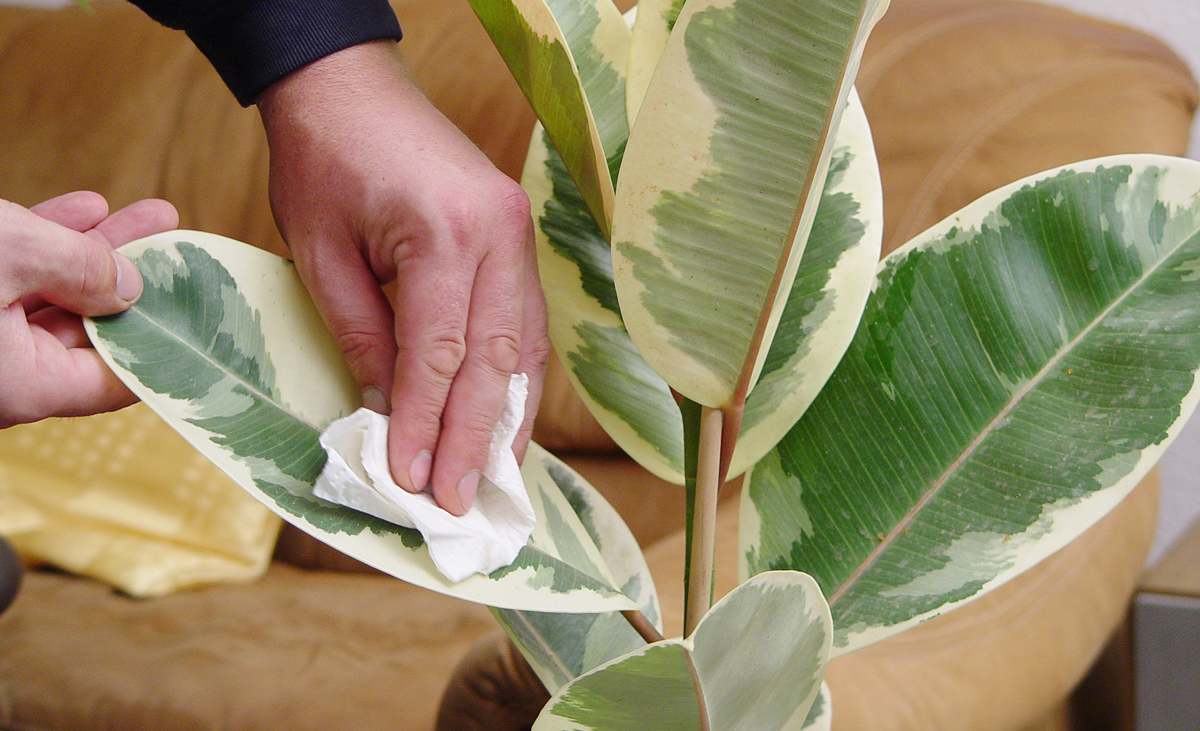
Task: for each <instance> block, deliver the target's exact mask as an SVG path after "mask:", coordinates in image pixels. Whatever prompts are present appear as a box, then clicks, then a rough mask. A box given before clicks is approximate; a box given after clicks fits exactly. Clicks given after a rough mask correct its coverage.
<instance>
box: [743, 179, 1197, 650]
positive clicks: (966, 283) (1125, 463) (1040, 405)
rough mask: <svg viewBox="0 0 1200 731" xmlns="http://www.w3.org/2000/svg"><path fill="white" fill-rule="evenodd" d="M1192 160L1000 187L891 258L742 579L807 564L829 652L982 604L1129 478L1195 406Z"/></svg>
mask: <svg viewBox="0 0 1200 731" xmlns="http://www.w3.org/2000/svg"><path fill="white" fill-rule="evenodd" d="M1198 369H1200V163H1197V162H1194V161H1188V160H1181V159H1175V158H1166V157H1159V156H1152V155H1129V156H1120V157H1115V158H1106V159H1101V160H1094V161H1089V162H1083V163H1078V164H1074V165H1068V166H1066V167H1063V168H1058V169H1056V170H1051V171H1048V172H1045V173H1040V174H1038V175H1035V176H1032V177H1030V178H1027V179H1025V180H1022V181H1019V182H1016V183H1013V184H1011V185H1008V186H1005V187H1004V188H1001V189H999V190H997V191H994V192H992V193H990V194H988V195H986V196H984V197H983V198H981V199H980V200H978V201H976V202H974V203H972V204H971V205H969V206H967V207H966V208H964V209H963V210H961V211H959V212H958V213H957V214H955V215H954V216H951V217H950V218H948V219H947V220H945V221H943V222H941V223H939V224H938V225H936V226H934V227H933V228H931V229H930V230H929V231H926V232H925V233H923V234H921V235H920V236H919V237H917V238H916V239H914V240H913V241H912V242H910V243H909V244H908V245H906V246H905V247H904V248H902V249H900V250H899V251H897V252H895V253H894V254H892V255H891V256H889V257H888V258H887V259H886V260H885V261H884V263H883V265H882V267H881V269H880V272H879V276H878V281H877V284H876V288H875V291H874V292H873V293H872V295H871V298H870V301H869V302H868V304H867V309H866V313H865V315H864V317H863V321H862V324H861V326H860V327H859V329H858V333H857V334H856V336H855V338H854V341H853V343H852V344H851V346H850V349H849V351H848V352H847V354H846V357H845V358H844V359H843V360H842V363H841V365H839V367H838V369H837V371H836V372H835V373H834V375H833V377H832V378H831V379H830V380H829V383H828V385H827V386H826V387H825V390H824V391H822V393H821V395H820V397H819V398H818V399H817V401H816V402H815V403H814V404H813V405H812V407H811V408H810V409H809V410H808V412H807V413H806V414H805V416H804V418H802V419H801V420H800V422H799V423H798V424H797V425H796V426H795V427H794V428H793V429H792V430H791V431H790V432H789V433H788V435H787V436H786V437H785V438H784V440H783V441H782V442H781V443H780V445H779V446H778V448H777V449H776V450H775V451H773V452H772V453H770V454H769V455H768V456H767V457H766V458H765V459H764V460H762V462H760V463H759V464H758V465H756V466H755V467H754V469H753V472H752V474H751V477H750V479H749V484H748V487H747V489H746V490H745V492H744V493H743V503H742V522H741V525H742V538H741V540H742V545H743V558H744V562H745V566H744V567H743V569H744V571H745V573H749V574H752V573H755V572H758V571H764V570H768V569H780V568H793V569H803V570H804V571H807V572H809V573H811V574H812V575H813V576H814V577H815V578H816V579H817V581H818V582H819V583H820V585H821V587H822V589H823V590H824V591H825V593H826V595H827V596H828V597H829V602H830V605H831V607H832V611H833V617H834V621H835V625H836V626H837V628H838V634H837V637H836V638H835V644H836V645H837V648H838V651H839V652H847V651H850V650H853V649H856V648H858V647H862V646H864V645H867V644H869V643H871V642H874V641H876V640H879V639H881V638H883V637H886V636H888V635H890V634H893V633H895V632H897V631H900V630H902V629H904V628H906V627H908V626H911V625H913V624H915V623H916V622H919V621H921V620H924V619H927V618H930V617H933V616H936V615H938V614H941V613H944V612H946V611H948V610H950V609H952V608H954V607H956V606H959V605H961V604H963V603H965V602H968V601H971V600H972V599H975V598H978V597H979V596H982V595H983V594H985V593H987V592H988V591H990V590H992V589H994V588H996V587H997V586H999V585H1001V584H1002V583H1004V582H1005V581H1007V580H1009V579H1011V578H1012V577H1014V576H1016V575H1018V574H1020V573H1021V572H1022V571H1025V570H1026V569H1028V568H1029V567H1031V566H1033V565H1034V564H1035V563H1037V562H1038V561H1040V560H1041V559H1043V558H1045V557H1046V556H1048V555H1049V554H1050V553H1052V552H1054V551H1055V550H1057V549H1059V548H1061V547H1062V546H1063V545H1065V544H1066V543H1068V542H1069V541H1071V540H1072V539H1074V538H1075V537H1076V536H1077V535H1079V534H1080V533H1081V532H1082V531H1084V530H1086V529H1087V528H1088V526H1090V525H1091V524H1093V523H1094V522H1095V521H1096V520H1098V519H1099V518H1100V517H1102V516H1103V515H1104V514H1105V513H1106V512H1108V511H1109V510H1110V509H1111V508H1112V507H1113V506H1114V505H1116V504H1117V503H1118V502H1120V500H1121V499H1122V498H1123V497H1124V496H1125V495H1126V494H1127V493H1128V492H1129V490H1131V489H1132V487H1133V486H1134V485H1135V484H1137V482H1138V481H1139V480H1140V479H1141V478H1142V477H1143V476H1144V475H1145V474H1146V472H1147V471H1148V470H1149V469H1150V467H1151V466H1152V465H1153V464H1154V462H1155V461H1156V460H1157V459H1158V458H1159V457H1160V456H1161V455H1162V453H1163V450H1165V449H1166V447H1167V445H1168V444H1170V443H1171V441H1172V439H1174V437H1175V436H1176V435H1177V434H1178V432H1179V430H1180V428H1181V427H1182V425H1183V424H1184V422H1185V421H1186V420H1187V418H1188V417H1189V416H1190V415H1191V413H1192V412H1193V410H1194V408H1195V405H1196V401H1197V399H1198V398H1200V395H1198V394H1200V389H1197V386H1196V372H1197V370H1198Z"/></svg>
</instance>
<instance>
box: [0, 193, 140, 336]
mask: <svg viewBox="0 0 1200 731" xmlns="http://www.w3.org/2000/svg"><path fill="white" fill-rule="evenodd" d="M141 291H142V278H141V275H140V274H139V273H138V271H137V268H136V267H135V266H134V265H133V262H131V261H129V260H128V259H126V258H125V257H123V256H120V255H119V254H116V253H115V252H113V251H112V249H111V248H110V247H109V246H107V245H106V244H104V243H101V242H100V241H97V240H95V239H93V238H90V237H88V236H85V235H84V234H81V233H79V232H77V231H72V230H71V229H69V228H67V227H65V226H60V225H58V224H55V223H53V222H51V221H47V220H46V219H44V218H42V217H40V216H38V215H37V214H35V213H33V212H32V211H29V210H27V209H25V208H22V207H21V206H18V205H16V204H14V203H8V202H0V304H3V305H7V304H10V303H12V302H16V301H18V300H20V299H21V298H22V297H24V296H25V295H31V294H38V295H41V296H42V297H43V298H44V299H45V300H46V301H47V302H50V303H52V304H56V305H59V306H60V307H64V308H66V309H68V310H70V311H72V312H76V313H79V314H82V315H107V314H112V313H115V312H120V311H123V310H125V309H126V308H128V307H129V305H130V304H131V303H132V302H133V301H134V300H136V299H137V298H138V296H140V295H141Z"/></svg>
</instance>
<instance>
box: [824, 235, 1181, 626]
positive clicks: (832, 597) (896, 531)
mask: <svg viewBox="0 0 1200 731" xmlns="http://www.w3.org/2000/svg"><path fill="white" fill-rule="evenodd" d="M1197 236H1200V230H1197V231H1193V232H1192V234H1191V235H1189V236H1186V237H1182V238H1181V240H1180V242H1179V243H1178V244H1176V245H1175V246H1174V247H1172V248H1171V249H1169V250H1168V251H1166V252H1164V253H1163V254H1162V255H1161V256H1160V257H1159V259H1158V261H1156V262H1155V263H1154V265H1153V266H1151V267H1150V268H1148V269H1147V270H1146V272H1144V273H1143V274H1142V276H1141V277H1139V278H1138V279H1137V281H1135V282H1134V283H1133V284H1132V285H1130V286H1129V288H1128V289H1126V290H1125V291H1124V292H1123V293H1122V294H1121V296H1120V297H1117V298H1116V299H1115V300H1113V301H1112V303H1110V304H1109V305H1108V306H1107V307H1105V308H1104V309H1103V310H1102V311H1101V312H1100V313H1099V314H1098V315H1096V317H1094V318H1093V319H1092V321H1091V322H1090V323H1088V325H1087V326H1086V327H1084V328H1083V329H1082V330H1080V331H1079V333H1078V334H1076V335H1075V337H1073V338H1071V339H1070V340H1069V341H1067V342H1066V343H1064V344H1063V346H1062V347H1061V348H1059V349H1058V351H1057V352H1055V354H1054V355H1053V356H1052V357H1051V358H1050V359H1049V360H1048V361H1046V365H1044V366H1043V367H1042V368H1041V369H1040V370H1039V371H1038V372H1037V373H1035V374H1034V375H1033V376H1032V377H1031V378H1030V379H1029V380H1028V381H1026V382H1025V383H1024V384H1023V385H1022V386H1021V387H1020V388H1019V389H1017V390H1016V391H1015V392H1013V395H1012V396H1011V397H1010V398H1009V400H1008V401H1007V402H1006V403H1005V405H1004V408H1002V409H1001V410H1000V411H999V412H998V413H997V414H996V416H995V417H994V418H993V419H992V420H991V421H989V422H988V423H987V425H986V426H984V428H983V429H982V430H980V432H979V434H978V435H977V436H976V437H975V439H973V440H972V441H971V443H970V444H968V445H967V446H966V448H965V449H963V451H962V452H960V453H959V455H958V456H957V457H956V458H955V459H954V461H953V462H951V463H950V465H949V466H948V467H947V468H946V469H945V470H944V471H943V472H942V474H940V475H939V476H938V478H937V479H936V480H934V482H933V483H932V484H931V485H930V486H929V488H928V489H926V491H925V493H924V494H922V495H921V497H920V499H919V500H917V502H916V504H914V505H913V507H912V508H910V509H909V510H908V512H907V513H905V515H904V517H903V518H901V519H900V521H899V522H898V523H897V524H896V525H895V526H894V527H893V528H892V530H890V531H888V533H887V535H886V536H884V538H883V539H882V540H881V541H880V542H879V545H878V546H876V547H875V548H873V549H871V552H870V553H869V554H867V556H866V558H864V559H863V560H862V562H861V563H859V565H858V567H857V568H855V569H854V571H853V572H851V574H850V575H849V576H847V577H846V579H845V580H843V581H842V583H840V584H839V585H838V586H837V588H836V589H834V590H833V592H832V593H830V594H829V605H830V606H831V607H832V606H833V605H835V604H837V603H838V602H839V601H840V600H841V599H842V598H843V597H844V596H845V595H846V594H847V592H849V591H850V590H851V589H853V588H854V586H855V585H856V584H857V583H858V580H859V579H861V578H862V576H863V575H864V574H865V573H866V572H867V571H869V570H870V569H871V568H872V567H873V566H874V565H875V563H876V562H877V561H878V560H879V559H880V557H881V556H882V555H883V554H884V553H886V552H887V550H888V549H889V548H890V547H891V546H892V544H893V543H895V542H896V540H897V539H898V538H899V537H900V535H901V534H902V533H904V531H906V530H907V529H908V528H909V526H911V525H912V523H913V522H914V521H915V520H916V518H917V517H918V516H919V515H920V514H921V513H922V512H923V511H924V509H925V507H926V506H928V505H929V503H930V502H931V501H932V500H933V499H934V498H935V497H937V495H938V493H940V492H941V490H942V488H943V487H945V486H946V483H947V482H949V480H950V478H951V477H953V476H954V475H955V474H957V473H958V471H959V469H960V468H961V467H962V466H963V465H964V464H966V462H967V460H969V459H970V458H971V457H972V456H974V454H975V452H976V451H977V450H978V449H979V447H980V446H981V445H982V444H983V443H984V442H985V441H986V440H987V438H988V437H989V436H991V435H992V434H993V433H994V432H995V431H996V429H997V428H998V427H999V426H1000V425H1001V424H1002V423H1003V422H1004V421H1005V419H1007V418H1008V416H1009V415H1010V414H1011V413H1012V412H1013V410H1014V409H1015V408H1016V407H1017V406H1019V405H1020V404H1021V402H1022V401H1023V400H1024V399H1025V397H1026V396H1027V395H1029V393H1030V392H1031V391H1033V390H1034V389H1035V388H1036V387H1038V386H1039V385H1041V383H1042V381H1044V380H1045V378H1046V376H1047V375H1049V374H1050V373H1052V372H1054V371H1055V370H1057V366H1058V365H1059V364H1060V363H1061V362H1062V360H1063V358H1065V357H1066V356H1067V355H1069V354H1070V353H1071V352H1072V351H1073V350H1075V348H1076V347H1078V345H1079V344H1080V343H1081V342H1082V341H1083V340H1084V339H1085V338H1086V337H1087V336H1088V335H1090V334H1091V333H1092V331H1093V330H1095V329H1096V327H1097V326H1098V325H1099V324H1100V323H1102V322H1104V321H1105V320H1107V319H1108V317H1109V316H1110V315H1111V314H1112V313H1113V311H1114V310H1116V309H1117V308H1118V307H1120V306H1121V305H1122V304H1123V303H1124V302H1125V301H1126V300H1127V299H1128V298H1129V297H1130V296H1131V295H1133V294H1134V293H1135V292H1137V291H1138V290H1140V289H1141V287H1142V286H1143V285H1145V284H1146V282H1148V281H1149V280H1150V279H1151V278H1152V277H1153V276H1154V275H1155V274H1157V273H1158V271H1159V269H1160V268H1161V267H1162V266H1163V264H1165V263H1166V262H1167V261H1168V260H1169V259H1170V258H1171V257H1172V256H1174V255H1175V254H1176V253H1178V252H1179V251H1180V250H1181V249H1183V248H1184V247H1186V246H1188V245H1190V244H1192V243H1193V241H1194V240H1195V239H1196V237H1197Z"/></svg>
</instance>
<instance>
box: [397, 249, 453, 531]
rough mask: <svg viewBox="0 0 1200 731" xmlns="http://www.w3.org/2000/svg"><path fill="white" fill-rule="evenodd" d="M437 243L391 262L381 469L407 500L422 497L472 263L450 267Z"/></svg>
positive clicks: (448, 252)
mask: <svg viewBox="0 0 1200 731" xmlns="http://www.w3.org/2000/svg"><path fill="white" fill-rule="evenodd" d="M439 243H440V244H441V245H438V244H435V245H434V246H431V247H429V249H428V252H430V253H427V254H426V255H424V256H415V255H414V256H406V255H405V253H406V249H404V248H403V247H402V248H401V249H398V250H397V251H399V252H402V253H400V254H398V255H397V257H396V281H397V286H396V295H395V300H394V301H395V310H396V328H395V333H394V335H393V340H394V342H396V343H397V344H398V346H399V347H398V351H397V354H396V363H395V380H394V382H393V385H392V403H391V406H392V415H391V419H390V421H389V428H388V462H389V464H390V465H391V469H392V477H393V479H395V481H396V484H398V485H400V486H401V487H403V488H405V489H406V490H409V491H411V492H419V491H421V490H423V489H424V488H425V487H426V486H427V485H428V484H429V479H430V477H431V476H432V474H433V454H434V450H435V449H436V448H437V445H438V437H439V436H440V433H441V425H442V412H443V409H444V408H445V405H446V399H447V397H448V396H449V394H450V386H451V384H452V383H453V382H454V378H455V376H457V375H458V370H459V367H460V366H461V365H462V363H463V359H464V358H465V357H466V350H467V345H466V331H467V311H468V307H469V306H470V302H471V294H470V287H471V278H472V276H473V275H472V270H473V269H474V267H473V266H472V264H473V263H468V262H464V261H461V260H459V259H456V258H455V256H456V255H455V254H454V253H453V252H454V251H455V250H456V247H455V246H453V245H452V244H445V243H443V242H439ZM464 270H465V272H466V273H465V275H464ZM435 498H437V495H436V494H435ZM441 504H442V507H445V508H448V509H449V508H450V506H447V505H446V504H444V503H441ZM459 505H460V501H459V500H457V499H456V500H455V501H454V506H455V507H458V506H459ZM451 512H453V510H452V511H451Z"/></svg>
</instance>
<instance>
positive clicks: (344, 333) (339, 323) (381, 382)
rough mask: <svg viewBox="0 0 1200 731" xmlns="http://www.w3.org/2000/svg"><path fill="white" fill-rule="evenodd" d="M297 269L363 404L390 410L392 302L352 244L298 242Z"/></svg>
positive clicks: (393, 354) (393, 362)
mask: <svg viewBox="0 0 1200 731" xmlns="http://www.w3.org/2000/svg"><path fill="white" fill-rule="evenodd" d="M296 251H297V256H296V269H297V271H298V272H299V273H300V279H301V280H302V281H303V282H304V285H305V287H307V288H308V291H309V294H311V295H312V298H313V302H314V303H315V304H316V306H317V310H319V311H320V313H321V317H322V318H324V320H325V325H326V326H327V327H328V328H329V331H330V333H331V334H332V335H333V339H334V341H335V342H336V343H337V344H338V347H339V348H340V349H341V351H342V355H343V356H344V357H345V359H346V364H347V366H349V368H350V373H351V374H352V375H353V376H354V380H355V381H356V382H357V383H358V385H359V387H360V388H361V389H362V394H363V396H362V399H363V406H366V407H367V408H368V409H371V410H372V411H377V412H379V413H381V414H386V413H387V412H388V399H387V395H388V394H389V393H390V392H391V390H392V372H393V369H394V368H395V367H396V335H395V332H394V330H393V326H392V322H393V320H392V308H391V306H390V305H389V304H388V302H387V298H386V297H385V296H384V294H383V291H382V290H381V289H380V288H379V282H378V281H377V280H376V278H375V275H374V274H373V273H372V272H371V270H370V269H369V268H368V267H367V263H366V262H365V261H364V260H363V258H362V256H361V255H360V254H359V252H358V250H357V249H356V248H354V247H353V246H349V245H347V246H344V247H333V246H306V247H303V248H297V249H296Z"/></svg>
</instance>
